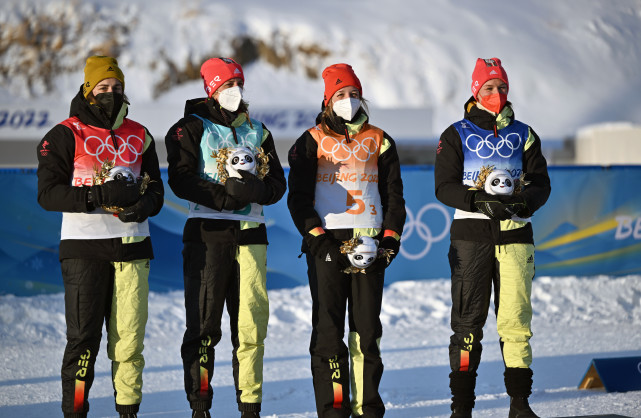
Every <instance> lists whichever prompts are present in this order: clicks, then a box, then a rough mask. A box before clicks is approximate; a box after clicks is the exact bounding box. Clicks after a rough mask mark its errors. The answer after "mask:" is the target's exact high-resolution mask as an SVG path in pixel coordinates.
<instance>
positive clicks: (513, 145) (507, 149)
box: [465, 132, 521, 159]
mask: <svg viewBox="0 0 641 418" xmlns="http://www.w3.org/2000/svg"><path fill="white" fill-rule="evenodd" d="M493 136H494V134H489V135H488V136H486V137H485V138H482V137H481V136H480V135H478V134H470V135H468V137H467V138H465V146H466V147H467V149H469V150H470V151H472V152H475V153H476V155H478V156H479V158H482V159H488V158H490V157H492V156H493V155H494V153H495V152H496V153H497V154H498V155H500V156H501V157H503V158H509V157H511V156H512V154H514V151H515V150H517V149H518V148H519V147H520V146H521V135H519V134H518V133H516V132H512V133H509V134H507V136H505V138H504V137H503V135H499V138H500V139H499V141H498V142H497V143H496V145H495V144H493V143H492V141H490V139H489V138H491V137H493ZM510 137H511V138H510Z"/></svg>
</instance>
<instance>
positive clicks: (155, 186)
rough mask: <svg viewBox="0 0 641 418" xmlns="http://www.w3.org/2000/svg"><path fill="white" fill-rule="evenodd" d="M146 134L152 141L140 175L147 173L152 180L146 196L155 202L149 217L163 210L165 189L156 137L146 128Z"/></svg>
mask: <svg viewBox="0 0 641 418" xmlns="http://www.w3.org/2000/svg"><path fill="white" fill-rule="evenodd" d="M145 133H146V135H147V137H148V138H149V139H150V140H151V143H150V144H149V146H148V147H147V149H146V150H145V152H144V153H143V154H142V165H141V166H140V174H141V175H143V174H144V173H147V174H148V175H149V177H150V179H151V182H150V183H149V184H148V185H147V190H146V191H145V195H148V196H149V198H150V199H151V200H152V202H153V207H154V210H153V211H152V212H151V213H150V214H149V216H155V215H157V214H158V212H160V209H162V205H163V202H164V196H165V188H164V186H163V184H162V178H161V177H160V166H159V163H158V154H157V153H156V142H155V141H154V137H153V136H151V134H150V133H149V131H148V130H147V128H145Z"/></svg>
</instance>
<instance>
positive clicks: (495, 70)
mask: <svg viewBox="0 0 641 418" xmlns="http://www.w3.org/2000/svg"><path fill="white" fill-rule="evenodd" d="M493 78H498V79H499V80H501V81H503V82H504V83H505V84H507V88H508V90H509V89H510V83H509V82H508V81H507V73H506V72H505V69H504V68H503V67H502V66H501V60H500V59H498V58H489V59H483V58H478V59H477V60H476V66H475V67H474V72H473V73H472V94H473V95H474V98H475V99H476V96H477V95H478V94H479V90H480V89H481V87H483V84H485V83H486V82H487V81H488V80H492V79H493Z"/></svg>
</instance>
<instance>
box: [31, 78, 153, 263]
mask: <svg viewBox="0 0 641 418" xmlns="http://www.w3.org/2000/svg"><path fill="white" fill-rule="evenodd" d="M123 106H127V104H126V103H125V104H123ZM122 111H123V110H121V112H122ZM124 111H125V115H126V109H124ZM73 116H77V117H78V118H79V119H80V121H82V122H83V123H85V124H87V125H91V126H96V127H99V128H102V129H112V127H113V126H114V125H113V122H112V121H110V120H108V118H107V117H106V116H105V114H104V113H103V112H102V111H101V110H100V109H99V108H98V107H97V106H93V105H90V104H89V102H88V101H87V100H86V99H85V97H84V95H83V94H82V89H80V91H79V92H78V94H76V96H75V97H74V98H73V100H72V101H71V107H70V110H69V117H73ZM145 133H146V135H147V136H148V137H149V138H150V139H151V143H150V145H149V146H148V147H147V150H146V151H145V152H144V153H143V155H142V165H141V168H140V171H141V173H147V174H149V177H150V178H151V180H152V182H150V183H149V185H148V187H147V191H146V193H145V194H150V195H153V196H154V204H155V210H154V212H153V213H152V214H151V215H150V216H154V215H156V214H158V212H160V209H161V208H162V205H163V197H164V189H163V184H162V179H161V177H160V169H159V167H158V156H157V155H156V145H155V142H154V141H153V137H152V136H151V134H150V133H149V132H148V131H147V130H146V129H145ZM45 143H46V147H43V145H44V144H45ZM45 149H46V151H45ZM74 155H75V137H74V134H73V132H72V131H71V129H69V128H68V127H66V126H64V125H56V126H54V127H53V128H52V129H51V130H50V131H49V132H48V133H47V134H46V135H45V136H44V138H43V139H42V141H40V144H38V172H37V173H38V203H39V204H40V206H42V207H43V208H44V209H46V210H48V211H54V212H89V211H91V210H93V208H92V207H91V206H92V205H89V204H88V202H87V192H88V190H89V188H88V187H75V186H72V185H71V180H72V176H73V169H74ZM59 256H60V259H61V260H62V259H65V258H84V259H100V260H109V261H131V260H137V259H145V258H153V251H152V247H151V239H150V238H149V237H146V238H145V239H144V240H143V241H141V242H136V243H130V244H123V242H122V238H107V239H91V240H78V239H73V240H72V239H65V240H61V241H60V254H59Z"/></svg>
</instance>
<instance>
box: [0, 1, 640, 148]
mask: <svg viewBox="0 0 641 418" xmlns="http://www.w3.org/2000/svg"><path fill="white" fill-rule="evenodd" d="M0 25H1V28H2V31H1V33H2V35H1V36H2V38H1V39H0V103H13V102H21V101H32V100H38V101H45V102H53V103H59V104H60V105H61V106H64V107H66V106H67V104H68V102H69V100H70V99H71V97H72V96H73V95H74V94H75V92H76V91H77V89H78V87H79V84H80V83H81V80H82V68H83V66H84V60H85V58H86V57H87V56H88V55H91V54H96V53H99V54H113V55H115V56H117V57H118V59H119V61H120V64H121V66H122V67H123V68H124V69H125V75H126V82H127V94H128V95H129V97H130V99H131V100H132V103H133V111H134V112H135V109H136V106H139V107H140V106H153V105H159V106H163V105H164V106H166V105H171V106H176V109H177V111H176V112H177V113H176V118H178V117H179V116H180V114H181V110H182V106H183V103H184V100H185V99H187V98H189V97H194V96H199V95H201V94H202V91H203V90H202V86H201V82H200V80H199V75H198V71H199V68H200V64H201V63H202V62H203V61H204V60H205V59H207V58H209V57H211V56H234V57H235V58H237V59H238V60H239V61H241V62H242V63H243V65H244V68H245V70H246V78H247V82H246V87H247V96H248V99H249V100H250V103H252V105H255V106H263V107H264V106H288V107H295V106H304V107H310V106H311V107H314V108H316V107H318V106H319V102H320V99H321V95H322V81H321V80H320V77H319V76H320V72H321V71H322V69H323V68H324V67H325V66H326V65H328V64H332V63H335V62H349V63H351V64H352V65H353V66H354V68H355V70H356V72H357V74H358V75H359V76H360V78H361V81H362V82H363V85H364V95H365V97H366V98H367V99H369V100H370V103H371V105H372V107H375V108H408V107H409V108H431V109H433V123H432V124H431V131H430V132H427V133H426V136H428V137H436V136H438V135H439V134H440V132H441V131H442V130H443V129H444V128H445V127H446V126H447V125H449V123H450V122H451V121H453V120H455V119H457V118H459V117H460V116H461V114H462V105H463V103H464V101H465V100H466V99H467V98H468V97H469V96H470V89H469V85H470V80H471V79H470V76H471V72H472V69H473V66H474V62H475V59H476V58H477V57H491V56H498V57H500V58H501V59H502V60H503V62H504V65H505V67H506V69H507V72H508V75H509V78H510V99H511V100H512V101H513V102H514V103H515V105H516V114H517V117H519V118H521V119H522V120H524V121H527V122H529V123H530V124H531V125H532V126H534V127H535V129H536V130H537V132H538V133H539V134H540V135H541V136H542V138H543V140H545V139H546V138H548V139H549V138H556V139H558V138H563V137H567V136H572V135H574V134H575V132H576V131H577V129H579V128H581V127H582V126H585V125H590V124H594V123H600V122H611V121H629V122H635V123H641V100H640V99H639V91H641V78H640V77H638V69H639V68H641V2H640V1H639V0H617V1H608V2H603V1H600V0H569V1H539V2H525V1H511V2H504V1H499V0H491V1H485V2H478V1H474V0H461V1H449V0H433V1H429V2H426V1H422V0H403V1H400V2H396V3H395V4H394V7H393V9H392V8H390V4H389V2H386V1H383V0H370V1H364V0H356V1H349V2H345V1H338V0H331V1H324V2H313V3H311V2H291V1H287V0H277V1H270V2H262V1H259V0H249V1H243V2H242V3H223V2H204V1H199V2H187V1H172V0H157V1H154V2H148V1H145V0H129V1H126V2H125V1H116V0H101V1H98V0H93V1H60V0H6V1H4V2H3V7H2V11H1V12H0ZM134 114H135V113H134ZM142 122H143V123H145V122H146V121H145V120H142ZM149 122H151V121H149ZM417 122H418V123H420V121H417ZM166 123H167V124H169V123H170V121H167V122H166Z"/></svg>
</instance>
